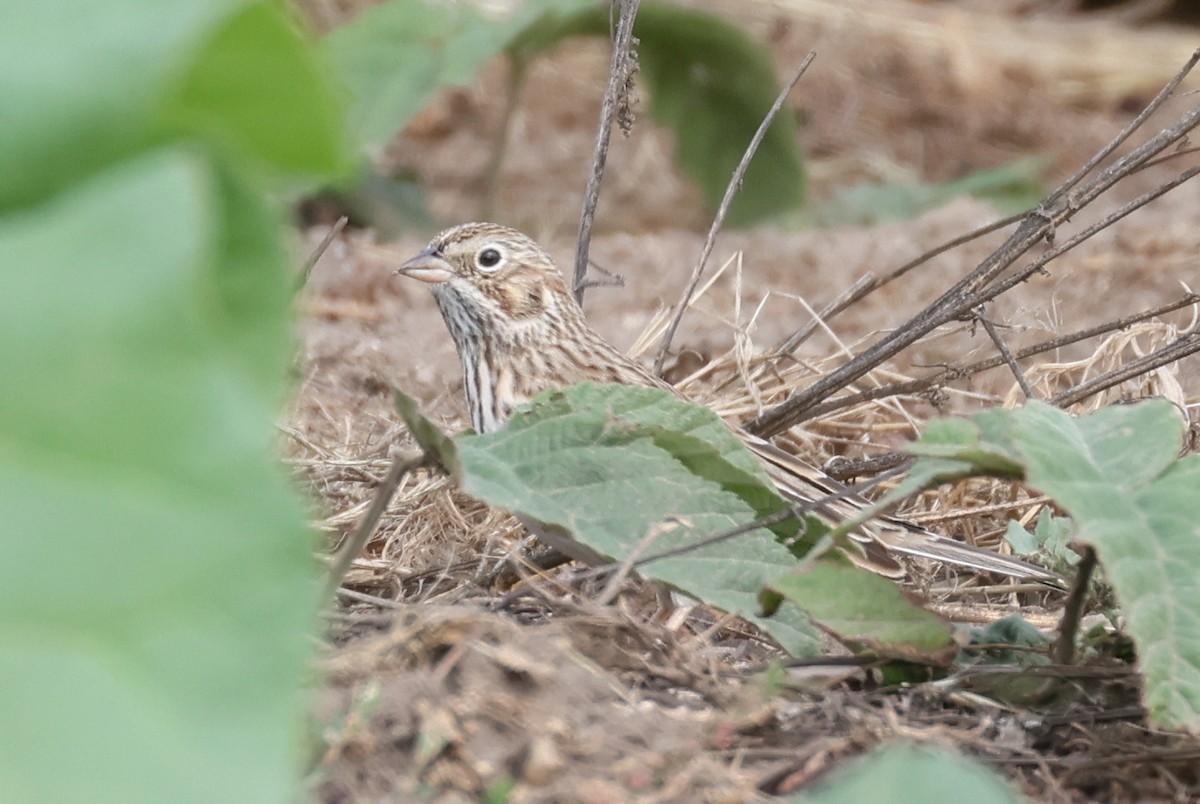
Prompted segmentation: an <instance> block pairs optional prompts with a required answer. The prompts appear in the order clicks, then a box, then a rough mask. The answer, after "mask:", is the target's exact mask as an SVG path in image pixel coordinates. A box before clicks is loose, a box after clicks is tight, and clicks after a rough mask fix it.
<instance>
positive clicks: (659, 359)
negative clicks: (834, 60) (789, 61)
mask: <svg viewBox="0 0 1200 804" xmlns="http://www.w3.org/2000/svg"><path fill="white" fill-rule="evenodd" d="M816 57H817V54H816V52H809V54H808V55H807V56H805V57H804V61H802V62H801V63H800V66H799V67H797V68H796V71H795V72H794V73H793V74H792V78H791V80H790V81H788V82H787V84H786V85H785V86H784V88H783V89H782V90H781V91H780V93H779V95H778V96H777V97H776V98H775V102H774V103H773V104H771V108H770V110H769V111H768V112H767V114H766V116H764V117H763V119H762V122H761V123H759V125H758V130H757V131H755V132H754V136H753V137H751V138H750V143H749V144H748V145H747V146H746V151H745V153H743V154H742V159H741V161H739V162H738V165H737V167H736V168H734V171H733V175H732V176H730V177H729V184H728V185H726V187H725V195H724V196H723V197H722V198H721V204H720V206H718V207H717V214H716V215H715V216H714V217H713V222H712V226H710V227H709V229H708V237H706V238H705V239H704V248H703V249H701V250H700V259H699V260H698V261H697V262H696V267H695V268H693V269H692V275H691V276H690V277H689V278H688V283H687V286H686V287H685V288H684V289H683V294H682V295H681V296H680V298H679V301H678V302H677V303H676V304H675V314H674V316H672V318H671V323H670V324H668V325H667V331H666V332H665V333H664V334H663V338H662V343H660V344H659V347H658V355H657V356H656V357H655V358H654V373H655V375H658V376H661V375H662V370H663V363H665V362H666V360H667V352H668V351H669V350H670V348H671V341H672V340H674V338H675V330H677V329H679V322H680V321H681V320H683V314H684V312H685V311H686V310H687V309H688V305H689V303H690V302H691V299H692V294H693V293H695V292H696V285H698V284H700V276H701V274H703V273H704V267H705V266H706V265H707V264H708V258H709V255H711V254H712V250H713V245H714V244H715V243H716V241H717V233H718V232H720V231H721V227H722V226H724V225H725V216H726V215H728V214H729V205H730V204H732V203H733V198H734V196H736V195H737V192H738V190H739V189H741V186H742V179H743V178H745V176H746V169H747V168H749V167H750V160H752V159H753V158H754V154H755V153H757V152H758V147H759V146H760V145H762V141H763V138H764V137H766V136H767V130H768V129H769V128H770V127H771V123H773V122H774V121H775V116H776V115H777V114H779V110H780V109H782V108H783V104H784V102H785V101H786V100H787V97H788V95H790V94H792V90H793V89H795V87H796V84H798V83H800V79H801V78H802V77H803V76H804V73H805V72H807V71H808V66H809V65H810V64H812V61H813V59H815V58H816Z"/></svg>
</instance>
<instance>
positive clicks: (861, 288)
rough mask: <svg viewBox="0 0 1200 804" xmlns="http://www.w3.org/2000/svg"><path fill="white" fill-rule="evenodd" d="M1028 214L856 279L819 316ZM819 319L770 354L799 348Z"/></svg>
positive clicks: (784, 353) (849, 304)
mask: <svg viewBox="0 0 1200 804" xmlns="http://www.w3.org/2000/svg"><path fill="white" fill-rule="evenodd" d="M1025 215H1026V213H1024V212H1021V213H1018V214H1016V215H1009V216H1008V217H1007V218H1001V219H1000V220H998V221H993V222H992V223H988V224H985V225H983V226H980V227H979V228H978V229H974V230H972V231H970V232H967V233H966V234H964V235H959V236H958V237H955V238H953V239H951V240H947V241H946V242H945V243H942V244H941V245H939V246H935V247H934V248H931V249H929V250H928V251H926V252H925V253H924V254H922V255H921V256H919V257H916V258H915V259H912V260H909V261H908V262H906V263H904V265H901V266H900V267H899V268H896V269H895V270H893V271H889V272H888V273H886V274H884V275H883V276H866V277H863V278H862V279H860V280H859V281H858V282H856V283H855V284H854V286H853V287H852V288H850V290H849V291H848V292H847V293H845V294H843V295H842V296H841V297H839V298H837V299H834V300H833V302H832V303H830V304H829V306H827V307H825V309H823V310H821V313H820V315H819V316H818V317H817V319H818V320H820V321H823V322H825V323H826V324H828V323H829V322H830V321H832V320H833V319H834V318H836V317H837V316H838V315H839V314H841V313H843V312H845V311H846V310H848V309H849V308H850V307H852V306H853V305H855V304H857V303H858V302H860V301H862V300H863V299H865V298H866V297H867V296H870V295H871V294H872V293H874V292H875V291H877V290H879V289H880V288H882V287H885V286H886V285H888V284H890V283H892V282H894V281H896V280H897V279H899V278H900V277H902V276H904V275H905V274H907V273H908V272H909V271H912V270H913V269H914V268H918V267H920V266H921V265H924V264H925V263H927V262H929V261H930V260H932V259H933V258H934V257H936V256H938V255H939V254H945V253H946V252H947V251H952V250H953V249H956V248H958V247H959V246H962V245H965V244H967V243H970V242H971V241H973V240H978V239H979V238H981V237H984V236H986V235H990V234H991V233H992V232H997V231H999V230H1001V229H1003V228H1005V227H1007V226H1011V225H1013V224H1014V223H1016V222H1018V221H1019V220H1021V219H1022V218H1023V217H1025ZM818 320H813V321H809V322H808V323H807V324H805V325H804V326H803V327H801V328H800V329H798V330H796V331H795V332H793V333H792V334H791V335H789V336H788V337H787V338H786V339H785V340H783V341H781V342H780V343H779V344H778V345H776V347H775V348H774V349H772V350H771V352H770V355H771V357H772V358H774V359H778V358H781V357H785V356H787V355H790V354H792V353H793V352H795V351H796V349H798V348H799V347H800V345H801V344H802V343H804V342H805V341H806V340H808V337H809V336H810V335H812V333H813V332H815V331H816V330H817V327H818Z"/></svg>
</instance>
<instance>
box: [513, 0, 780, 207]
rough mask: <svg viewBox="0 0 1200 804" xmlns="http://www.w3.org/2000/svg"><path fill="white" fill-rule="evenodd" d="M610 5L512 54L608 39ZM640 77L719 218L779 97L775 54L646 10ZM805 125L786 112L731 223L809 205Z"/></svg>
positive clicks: (541, 26) (731, 30) (522, 42)
mask: <svg viewBox="0 0 1200 804" xmlns="http://www.w3.org/2000/svg"><path fill="white" fill-rule="evenodd" d="M610 26H611V17H610V13H609V8H608V5H607V4H600V5H591V6H589V7H587V8H585V9H583V10H581V11H579V12H578V13H576V14H573V15H563V14H559V15H555V16H553V17H552V18H550V19H543V20H540V21H539V22H538V23H537V24H535V25H532V26H530V28H529V29H528V30H527V31H525V32H524V33H523V34H522V36H521V38H520V39H518V40H517V41H516V42H515V43H514V44H513V46H512V49H513V51H514V52H515V53H517V54H518V56H519V57H520V58H523V59H525V60H528V59H529V58H531V57H532V56H533V55H534V54H535V53H537V52H539V51H541V50H543V49H546V48H549V47H550V46H552V45H554V44H557V43H558V42H559V41H561V40H562V39H563V38H565V37H568V36H577V35H589V34H590V35H593V36H606V37H607V36H609V34H610ZM634 35H635V36H636V37H637V38H638V40H639V45H638V48H637V53H638V64H639V67H640V71H639V74H638V76H637V78H636V79H635V81H637V83H638V85H639V86H640V87H641V88H643V89H644V90H645V91H646V92H647V93H648V94H649V96H650V114H651V116H653V118H654V120H655V121H656V122H657V123H659V124H661V125H664V126H667V127H668V128H670V129H671V130H672V131H674V133H675V138H676V153H675V159H676V162H677V163H678V164H679V168H680V170H681V171H682V172H683V173H684V174H685V175H686V176H687V177H688V178H690V179H691V180H692V181H694V182H695V183H696V185H697V186H698V187H699V188H700V191H701V192H702V193H703V195H704V198H705V200H706V201H707V202H708V205H709V207H710V208H711V209H713V210H714V211H715V210H716V208H717V206H718V205H719V204H720V202H721V199H722V197H723V196H724V195H725V188H726V187H727V186H728V184H729V180H730V178H731V177H732V176H733V171H734V169H735V168H736V167H737V165H738V162H740V161H741V159H742V155H743V153H745V150H746V146H747V145H749V144H750V140H751V139H752V138H753V137H754V133H755V131H757V130H758V126H759V124H760V123H762V121H763V119H764V118H765V117H766V115H767V112H768V111H769V110H770V108H771V106H772V105H773V104H774V102H775V97H776V96H777V95H778V94H779V82H778V81H777V80H776V77H775V67H774V64H773V63H772V60H771V55H770V52H769V51H768V50H767V49H766V48H765V47H763V46H762V45H760V44H759V43H757V42H755V41H754V40H753V39H751V38H750V37H748V36H747V35H746V34H744V33H742V31H740V30H739V29H738V28H735V27H734V26H732V25H729V24H728V23H726V22H724V21H723V20H721V19H720V18H719V17H716V16H714V15H712V14H708V13H705V12H703V11H696V10H694V9H689V8H681V7H679V6H675V5H669V4H665V3H643V4H642V5H641V8H640V10H639V11H638V16H637V19H636V20H635V21H634ZM796 128H797V127H796V121H795V118H794V117H793V116H791V114H790V113H789V111H788V109H787V107H785V108H784V109H783V110H782V111H781V112H780V113H779V114H778V115H777V116H776V118H775V120H774V122H773V123H772V124H771V127H770V128H769V129H768V130H767V134H766V137H765V139H764V140H763V142H762V145H761V146H760V147H759V149H758V152H757V153H756V154H755V157H754V160H753V161H752V162H751V163H750V166H749V168H748V169H747V171H746V175H745V179H744V181H743V184H742V187H741V189H740V190H739V192H738V195H737V197H736V198H735V199H734V202H733V204H732V205H731V206H730V210H729V215H728V218H727V222H728V223H729V225H731V226H747V225H749V224H752V223H756V222H758V221H761V220H763V219H764V218H768V217H771V216H773V215H778V214H779V213H781V212H783V211H785V210H788V209H790V208H792V207H795V206H798V205H799V204H800V203H801V202H802V201H803V200H804V165H803V161H802V158H801V154H800V147H799V144H798V139H797V131H796Z"/></svg>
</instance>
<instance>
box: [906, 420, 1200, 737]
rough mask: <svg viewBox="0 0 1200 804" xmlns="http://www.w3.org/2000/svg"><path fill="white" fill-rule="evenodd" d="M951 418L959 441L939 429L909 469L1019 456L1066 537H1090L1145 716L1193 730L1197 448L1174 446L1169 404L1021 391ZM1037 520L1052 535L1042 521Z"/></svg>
mask: <svg viewBox="0 0 1200 804" xmlns="http://www.w3.org/2000/svg"><path fill="white" fill-rule="evenodd" d="M972 428H974V429H972ZM952 429H954V430H956V431H957V432H958V433H959V434H960V435H963V436H964V437H963V438H961V439H960V440H959V444H960V446H961V449H959V451H957V452H954V450H953V449H951V448H948V447H947V443H948V442H949V441H950V440H951V439H947V438H945V437H944V436H945V433H946V430H942V431H941V435H940V436H939V437H938V438H937V439H935V441H936V443H934V444H932V445H930V444H925V443H920V444H919V445H918V446H917V447H916V449H915V450H914V451H917V452H920V453H924V454H935V455H937V456H938V457H936V458H933V459H929V458H922V459H921V460H920V461H918V462H917V465H916V466H915V467H914V469H913V473H914V475H915V476H917V477H918V478H922V477H923V478H929V477H932V476H933V475H934V474H936V473H937V472H940V471H942V470H944V469H945V468H946V465H947V464H946V462H947V461H951V462H953V466H954V468H955V469H956V470H958V471H959V472H960V474H970V473H972V472H979V473H996V470H997V469H998V468H1003V467H1006V466H1011V465H1015V466H1018V467H1024V472H1023V474H1024V477H1025V480H1026V482H1027V483H1028V484H1029V485H1030V486H1032V487H1034V488H1036V489H1037V490H1038V491H1040V492H1043V493H1045V494H1048V495H1049V496H1050V497H1052V498H1053V499H1054V500H1055V502H1056V503H1057V504H1058V505H1060V506H1061V507H1062V508H1064V509H1065V510H1066V511H1067V512H1068V513H1069V514H1070V515H1071V517H1072V519H1073V520H1074V524H1075V530H1074V533H1075V538H1077V539H1079V540H1081V541H1084V542H1087V543H1090V544H1092V545H1094V546H1095V548H1096V550H1097V553H1098V555H1099V557H1100V559H1101V561H1102V563H1103V565H1104V568H1105V572H1106V574H1107V577H1108V579H1109V581H1110V582H1111V583H1112V586H1113V589H1114V590H1115V592H1116V595H1117V598H1118V599H1119V600H1120V602H1121V604H1122V607H1123V609H1124V611H1125V617H1126V623H1127V628H1128V631H1129V634H1130V635H1131V636H1132V637H1133V639H1134V640H1135V642H1136V643H1137V645H1138V654H1139V657H1140V663H1141V667H1142V671H1143V672H1144V674H1145V677H1146V684H1145V699H1146V706H1147V708H1148V709H1149V711H1150V715H1151V717H1152V718H1153V719H1154V721H1155V722H1156V723H1159V724H1161V725H1164V726H1167V727H1171V728H1184V729H1188V730H1193V731H1195V730H1200V575H1198V574H1197V573H1196V567H1197V566H1200V525H1198V524H1197V523H1200V493H1197V492H1198V490H1200V457H1197V456H1189V457H1186V458H1183V459H1179V458H1178V457H1177V454H1178V451H1179V445H1180V443H1181V438H1182V433H1183V423H1182V421H1181V420H1180V417H1179V415H1178V413H1177V412H1176V410H1175V408H1174V407H1173V406H1172V405H1170V404H1169V403H1167V402H1166V401H1163V400H1148V401H1144V402H1141V403H1139V404H1136V405H1117V406H1113V407H1109V408H1104V409H1102V410H1099V411H1096V412H1095V413H1091V414H1088V415H1086V416H1080V417H1073V416H1071V415H1070V414H1068V413H1065V412H1064V411H1062V410H1059V409H1058V408H1055V407H1052V406H1050V405H1047V404H1044V403H1040V402H1031V403H1029V404H1028V405H1026V406H1025V407H1024V408H1021V409H1019V410H1011V411H1009V410H992V411H987V412H985V413H982V414H979V415H977V416H975V417H973V418H972V420H971V423H970V426H969V427H964V426H963V425H962V423H961V422H960V423H957V424H954V425H953V426H952ZM948 454H953V455H956V456H958V457H955V458H947V457H945V456H946V455H948ZM930 460H932V462H933V465H932V468H930V467H928V466H924V464H925V463H926V462H927V461H930ZM1005 472H1006V473H1007V470H1005ZM907 483H908V481H906V483H905V485H907ZM1039 530H1044V532H1045V533H1046V535H1047V537H1049V536H1051V535H1053V530H1052V529H1051V527H1050V524H1047V525H1046V526H1045V528H1044V529H1043V528H1042V526H1041V524H1040V523H1039ZM1057 530H1058V532H1059V534H1060V535H1061V532H1062V528H1061V527H1059V528H1057ZM1064 549H1065V548H1064ZM1058 552H1059V553H1062V551H1061V550H1060V551H1058ZM1063 555H1064V558H1067V556H1066V555H1065V554H1063Z"/></svg>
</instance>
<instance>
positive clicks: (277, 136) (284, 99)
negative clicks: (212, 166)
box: [162, 3, 351, 175]
mask: <svg viewBox="0 0 1200 804" xmlns="http://www.w3.org/2000/svg"><path fill="white" fill-rule="evenodd" d="M341 112H342V110H341V108H340V103H339V98H338V96H337V94H336V93H335V91H334V85H333V83H332V82H331V81H330V78H329V71H328V70H327V69H324V65H323V64H321V63H320V62H319V61H318V60H317V59H316V58H314V57H313V54H312V50H311V48H310V47H308V44H307V43H306V42H305V41H304V40H303V39H302V38H301V36H300V34H299V32H298V31H297V30H296V26H295V23H294V22H293V20H292V19H290V18H289V17H288V16H286V15H285V14H284V13H283V11H282V10H281V9H280V7H279V6H278V5H277V4H275V3H256V4H253V5H249V6H247V7H246V8H244V9H242V10H241V11H240V12H238V13H237V14H234V15H232V16H231V17H229V18H228V19H227V20H225V21H224V22H223V24H222V25H221V26H220V27H218V28H217V29H215V30H214V31H213V32H212V35H211V36H210V37H209V38H208V39H207V40H206V41H205V42H203V43H202V45H201V46H200V47H199V48H197V49H196V51H195V52H194V54H193V56H192V60H191V63H190V64H189V65H188V69H187V71H186V72H185V73H184V74H183V76H182V77H181V79H180V81H179V84H178V87H177V89H176V92H175V94H174V96H173V97H169V98H167V99H165V100H164V109H163V111H162V119H163V121H164V122H165V124H166V125H167V126H170V127H172V128H176V129H177V130H179V131H181V132H188V133H192V132H194V133H199V134H201V135H203V136H204V137H205V138H206V139H208V140H210V141H212V142H217V143H221V144H222V145H225V146H228V147H231V148H232V149H234V150H235V151H240V152H246V153H252V154H253V155H254V156H255V157H256V159H258V160H261V161H262V162H264V163H266V164H269V165H272V166H273V167H274V168H276V169H278V170H280V171H285V172H290V173H297V174H304V173H308V174H320V175H328V174H337V173H343V172H345V171H346V170H347V168H348V167H349V165H350V164H351V159H350V149H349V139H348V137H347V135H346V132H345V131H343V127H342V113H341Z"/></svg>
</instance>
